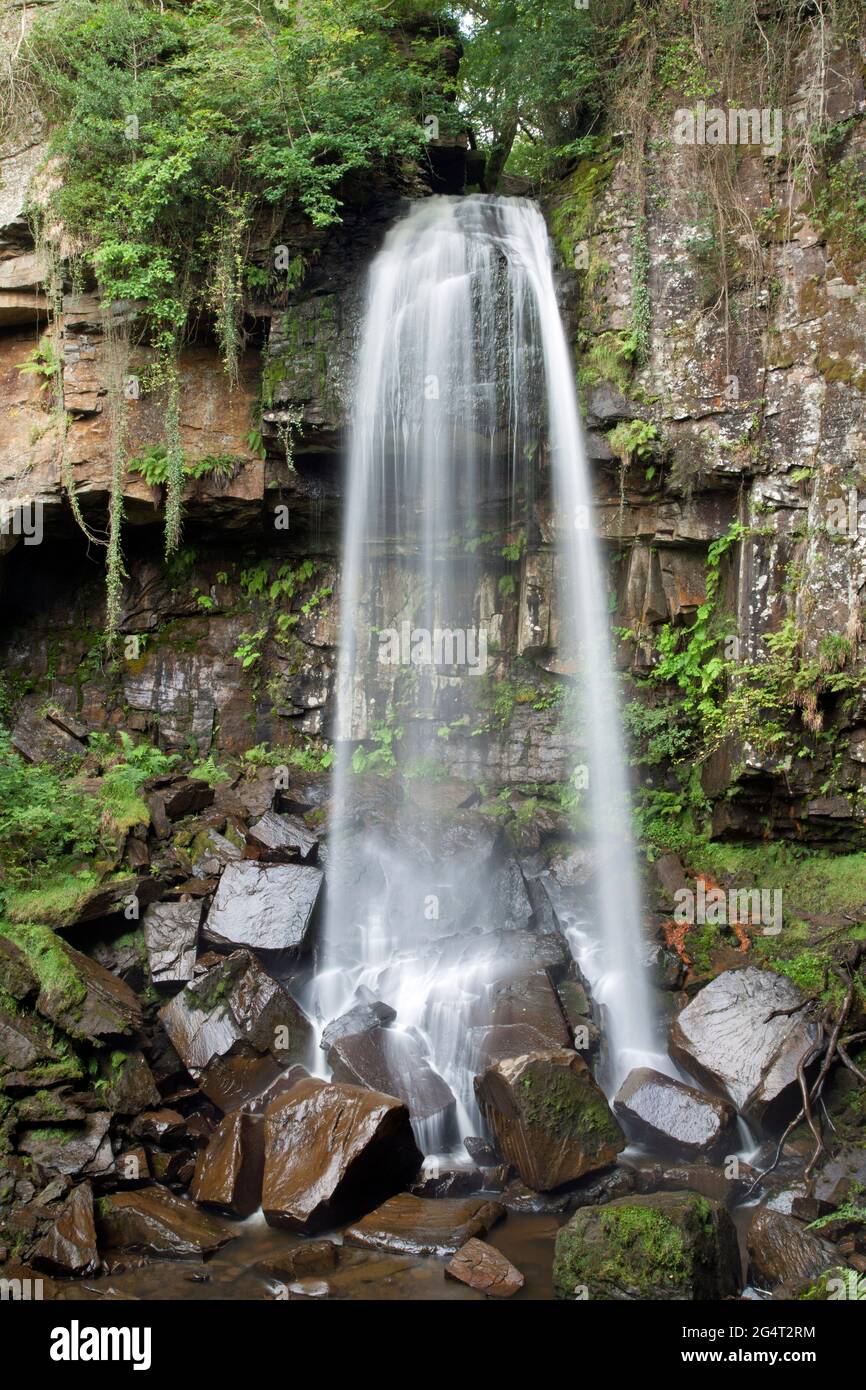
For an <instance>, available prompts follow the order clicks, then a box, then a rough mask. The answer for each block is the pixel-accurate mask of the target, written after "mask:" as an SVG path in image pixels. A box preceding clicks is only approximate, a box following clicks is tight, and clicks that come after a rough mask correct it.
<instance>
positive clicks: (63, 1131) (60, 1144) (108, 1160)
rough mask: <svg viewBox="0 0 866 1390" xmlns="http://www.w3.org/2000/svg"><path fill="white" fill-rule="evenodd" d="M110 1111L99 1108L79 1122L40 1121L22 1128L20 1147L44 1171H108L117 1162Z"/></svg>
mask: <svg viewBox="0 0 866 1390" xmlns="http://www.w3.org/2000/svg"><path fill="white" fill-rule="evenodd" d="M110 1123H111V1115H110V1114H108V1112H107V1111H97V1112H96V1113H95V1114H92V1115H88V1116H87V1118H86V1120H85V1121H84V1123H83V1124H80V1125H62V1126H59V1125H56V1124H54V1125H37V1126H34V1127H33V1128H27V1129H23V1130H21V1132H20V1133H19V1135H18V1143H17V1147H18V1151H19V1153H23V1154H27V1155H28V1157H29V1158H32V1159H33V1161H34V1162H35V1163H37V1164H38V1165H39V1167H40V1168H42V1169H43V1171H44V1172H45V1173H50V1174H52V1175H58V1174H63V1175H64V1176H66V1177H77V1176H78V1175H79V1174H85V1173H86V1174H87V1175H88V1176H97V1175H99V1174H102V1173H107V1172H108V1170H109V1169H110V1168H111V1167H112V1166H113V1164H114V1155H113V1153H112V1150H111V1140H110V1138H109V1135H108V1129H109V1125H110Z"/></svg>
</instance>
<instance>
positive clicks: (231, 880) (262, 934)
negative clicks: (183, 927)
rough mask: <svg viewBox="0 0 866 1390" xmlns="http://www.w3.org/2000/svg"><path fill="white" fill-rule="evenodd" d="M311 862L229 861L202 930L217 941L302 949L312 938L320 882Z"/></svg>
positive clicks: (279, 950) (218, 943)
mask: <svg viewBox="0 0 866 1390" xmlns="http://www.w3.org/2000/svg"><path fill="white" fill-rule="evenodd" d="M322 878H323V874H322V871H321V869H316V868H313V866H312V865H309V864H259V863H257V862H256V861H254V860H249V859H247V860H244V861H243V862H242V863H240V864H228V865H227V866H226V868H225V869H224V870H223V873H222V877H221V878H220V881H219V887H218V888H217V891H216V893H215V895H214V900H213V903H212V904H211V908H210V911H209V913H208V915H207V920H206V921H205V924H204V927H203V929H202V935H203V937H204V939H205V940H206V941H208V942H209V943H210V944H211V945H213V946H220V947H224V948H226V947H227V948H229V949H231V948H233V947H235V946H249V947H252V948H253V949H255V950H257V951H271V952H275V953H280V954H282V953H284V952H291V953H292V954H300V952H302V951H303V950H304V948H305V947H306V945H307V943H308V937H309V932H310V925H311V922H312V917H313V911H314V909H315V906H316V903H317V901H318V897H319V891H320V889H321V886H322Z"/></svg>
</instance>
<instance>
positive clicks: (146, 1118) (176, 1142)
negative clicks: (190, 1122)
mask: <svg viewBox="0 0 866 1390" xmlns="http://www.w3.org/2000/svg"><path fill="white" fill-rule="evenodd" d="M131 1132H132V1135H133V1137H134V1138H135V1139H147V1140H149V1141H150V1143H152V1144H162V1145H164V1146H165V1147H166V1148H174V1147H179V1146H180V1145H181V1144H185V1143H186V1142H187V1140H188V1139H189V1129H188V1126H187V1121H186V1120H185V1119H184V1117H183V1115H181V1114H179V1112H178V1111H177V1110H171V1109H169V1108H168V1106H165V1107H163V1109H161V1110H148V1111H146V1112H145V1113H144V1114H143V1115H139V1116H138V1118H137V1119H136V1120H134V1121H133V1124H132V1131H131Z"/></svg>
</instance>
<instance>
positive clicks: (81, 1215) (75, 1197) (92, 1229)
mask: <svg viewBox="0 0 866 1390" xmlns="http://www.w3.org/2000/svg"><path fill="white" fill-rule="evenodd" d="M31 1262H32V1263H33V1264H34V1265H36V1267H37V1268H38V1269H47V1270H50V1271H51V1272H52V1273H54V1272H57V1273H60V1274H93V1273H94V1271H95V1270H97V1269H98V1268H99V1255H98V1254H97V1250H96V1226H95V1224H94V1220H93V1192H92V1191H91V1187H90V1183H88V1182H82V1183H79V1185H78V1187H75V1188H73V1190H72V1193H71V1194H70V1196H69V1197H68V1198H67V1201H66V1203H65V1205H64V1207H63V1210H62V1211H61V1212H60V1215H59V1216H58V1217H57V1219H56V1221H54V1223H53V1224H52V1226H51V1229H50V1230H49V1231H48V1232H47V1233H46V1234H45V1235H44V1236H43V1237H42V1239H41V1240H40V1242H39V1244H38V1245H37V1247H36V1249H35V1250H34V1251H33V1254H32V1256H31Z"/></svg>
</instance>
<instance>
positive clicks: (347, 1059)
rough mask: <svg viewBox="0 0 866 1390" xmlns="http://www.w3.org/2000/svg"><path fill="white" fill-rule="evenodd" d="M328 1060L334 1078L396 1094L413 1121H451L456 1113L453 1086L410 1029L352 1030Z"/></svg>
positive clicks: (337, 1042) (335, 1046)
mask: <svg viewBox="0 0 866 1390" xmlns="http://www.w3.org/2000/svg"><path fill="white" fill-rule="evenodd" d="M328 1062H329V1063H330V1066H331V1071H332V1073H333V1078H334V1080H335V1081H346V1082H348V1083H349V1084H350V1085H356V1086H367V1087H369V1088H370V1090H371V1091H382V1092H384V1094H385V1095H388V1096H397V1098H398V1099H399V1100H402V1101H404V1102H405V1104H406V1105H407V1106H408V1108H409V1114H410V1115H411V1116H412V1119H413V1120H432V1119H434V1118H440V1119H441V1120H442V1121H443V1123H444V1124H445V1125H446V1126H447V1124H448V1123H449V1121H450V1120H451V1118H452V1117H453V1115H454V1111H455V1107H456V1101H455V1098H454V1094H453V1092H452V1090H451V1088H450V1086H448V1084H447V1083H446V1082H445V1081H443V1080H442V1077H441V1076H440V1075H439V1073H438V1072H435V1071H434V1070H433V1068H432V1067H431V1066H430V1063H429V1062H428V1061H427V1059H426V1057H425V1056H424V1053H423V1052H422V1050H421V1047H420V1045H419V1044H418V1043H417V1042H416V1041H415V1039H414V1038H413V1037H412V1036H411V1035H410V1034H408V1033H398V1032H395V1031H394V1030H393V1029H390V1028H374V1029H372V1030H371V1031H370V1032H367V1033H351V1034H349V1035H348V1036H346V1037H342V1038H338V1039H337V1041H336V1042H335V1043H334V1044H333V1046H332V1047H331V1048H330V1050H329V1052H328Z"/></svg>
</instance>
